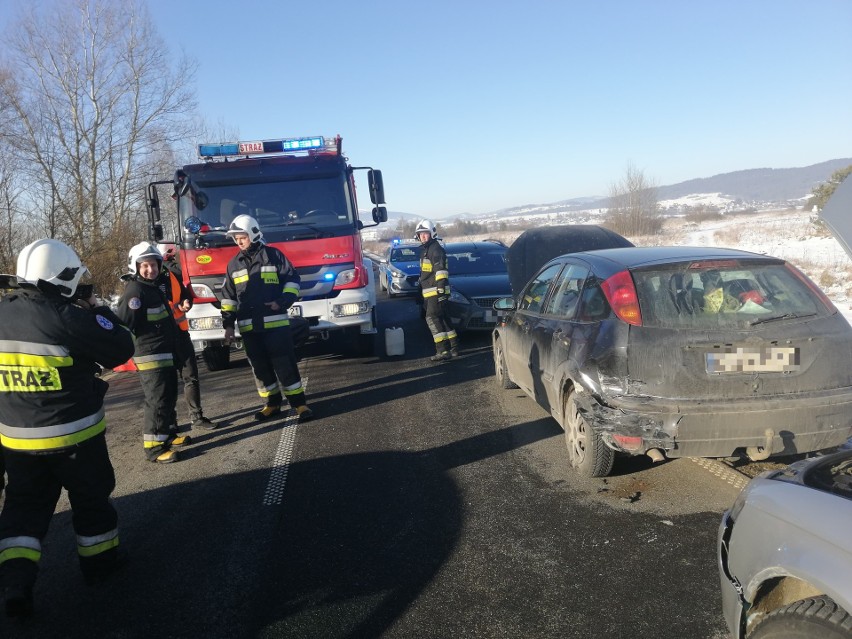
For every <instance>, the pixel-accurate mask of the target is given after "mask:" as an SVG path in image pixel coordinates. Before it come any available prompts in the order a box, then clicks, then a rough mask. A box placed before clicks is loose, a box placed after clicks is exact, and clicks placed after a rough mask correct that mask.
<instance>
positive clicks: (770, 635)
mask: <svg viewBox="0 0 852 639" xmlns="http://www.w3.org/2000/svg"><path fill="white" fill-rule="evenodd" d="M850 634H852V617H850V616H849V614H848V613H847V612H846V611H845V610H843V608H841V607H840V606H838V605H837V604H836V603H834V602H833V601H832V600H831V599H829V598H828V597H813V598H809V599H802V600H800V601H796V602H794V603H791V604H790V605H788V606H784V607H783V608H778V609H777V610H773V611H772V612H770V613H769V614H768V615H766V616H765V617H763V618H762V619H760V620H759V621H758V622H757V623H756V624H755V626H754V628H752V630H751V632H750V633H749V634H748V639H799V638H800V637H809V638H813V639H843V638H844V637H849V636H850Z"/></svg>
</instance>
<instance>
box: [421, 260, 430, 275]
mask: <svg viewBox="0 0 852 639" xmlns="http://www.w3.org/2000/svg"><path fill="white" fill-rule="evenodd" d="M420 270H421V271H423V272H425V273H431V272H432V260H430V259H429V258H428V257H424V258H423V259H422V260H420Z"/></svg>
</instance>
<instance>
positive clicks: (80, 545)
mask: <svg viewBox="0 0 852 639" xmlns="http://www.w3.org/2000/svg"><path fill="white" fill-rule="evenodd" d="M113 548H118V528H113V529H112V530H110V531H109V532H106V533H104V534H103V535H95V536H93V537H84V536H83V535H77V554H78V555H80V556H81V557H94V556H95V555H100V554H101V553H102V552H106V551H107V550H112V549H113Z"/></svg>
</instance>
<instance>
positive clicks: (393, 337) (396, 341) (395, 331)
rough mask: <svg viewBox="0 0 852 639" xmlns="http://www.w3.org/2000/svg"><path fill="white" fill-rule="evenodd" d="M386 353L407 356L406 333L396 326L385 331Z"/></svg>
mask: <svg viewBox="0 0 852 639" xmlns="http://www.w3.org/2000/svg"><path fill="white" fill-rule="evenodd" d="M385 353H386V354H387V355H388V356H389V357H390V356H392V355H405V333H404V332H403V330H402V329H401V328H397V327H396V326H394V327H391V328H386V329H385Z"/></svg>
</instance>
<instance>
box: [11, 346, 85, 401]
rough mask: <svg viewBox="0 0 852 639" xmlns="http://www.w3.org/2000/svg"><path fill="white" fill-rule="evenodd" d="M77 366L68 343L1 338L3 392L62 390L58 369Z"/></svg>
mask: <svg viewBox="0 0 852 639" xmlns="http://www.w3.org/2000/svg"><path fill="white" fill-rule="evenodd" d="M73 365H74V358H73V357H70V354H69V352H68V349H67V348H65V347H64V346H60V345H56V344H38V343H36V342H18V341H15V340H0V392H15V393H37V392H46V391H58V390H62V379H61V378H60V377H59V371H58V370H56V369H57V368H58V367H65V366H73Z"/></svg>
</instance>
